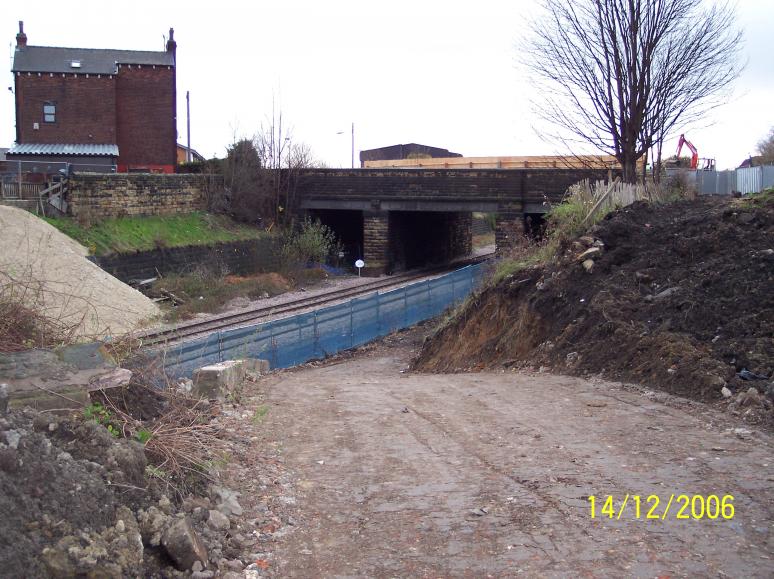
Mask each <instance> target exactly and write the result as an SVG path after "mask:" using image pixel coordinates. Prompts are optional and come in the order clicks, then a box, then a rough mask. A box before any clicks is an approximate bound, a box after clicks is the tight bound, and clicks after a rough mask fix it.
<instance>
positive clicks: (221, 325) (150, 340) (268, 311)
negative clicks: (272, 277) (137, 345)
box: [138, 254, 493, 346]
mask: <svg viewBox="0 0 774 579" xmlns="http://www.w3.org/2000/svg"><path fill="white" fill-rule="evenodd" d="M492 255H493V254H486V255H482V256H479V257H475V258H472V259H467V260H464V261H461V262H457V263H455V264H452V265H448V266H444V267H436V268H428V269H424V270H421V271H417V272H411V273H407V274H404V275H397V276H392V277H390V278H389V279H380V280H376V281H373V282H370V283H366V284H363V285H360V286H357V287H353V288H347V289H344V290H335V291H330V292H325V293H321V294H317V295H314V296H310V297H307V298H301V299H298V300H294V301H292V302H285V303H284V304H279V305H276V306H268V307H258V308H253V309H250V310H247V311H242V312H235V313H231V314H223V315H219V316H215V317H213V318H209V319H207V320H202V321H197V322H189V323H184V324H178V325H176V326H175V327H173V328H169V329H164V330H158V331H151V332H146V333H143V334H140V335H139V336H138V339H139V340H140V342H141V343H142V345H143V346H158V345H165V346H169V345H173V344H177V343H180V342H183V341H186V340H190V339H194V338H197V337H200V336H203V335H206V334H208V333H212V332H217V331H220V330H227V329H230V328H236V327H239V326H243V325H246V324H249V323H251V322H256V321H258V320H261V319H265V318H269V317H273V316H277V315H281V314H287V313H292V312H298V311H300V310H305V309H309V308H314V307H316V306H322V305H326V304H332V303H334V302H338V301H342V300H346V299H350V298H355V297H358V296H363V295H367V294H370V293H373V292H378V291H379V290H383V291H384V290H388V289H391V288H396V287H400V286H403V285H406V284H410V283H412V282H415V281H418V280H422V279H426V278H427V277H430V276H433V275H438V274H442V273H445V272H449V271H452V270H454V269H458V268H460V267H464V266H466V265H473V264H478V263H481V262H483V261H485V260H487V259H489V258H491V257H492Z"/></svg>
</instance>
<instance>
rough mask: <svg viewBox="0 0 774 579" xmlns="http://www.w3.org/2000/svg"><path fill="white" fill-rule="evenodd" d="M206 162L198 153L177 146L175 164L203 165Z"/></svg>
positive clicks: (182, 146)
mask: <svg viewBox="0 0 774 579" xmlns="http://www.w3.org/2000/svg"><path fill="white" fill-rule="evenodd" d="M204 161H206V159H205V158H204V157H202V156H201V155H200V154H199V153H197V152H196V150H195V149H193V148H190V149H189V148H188V147H186V146H185V145H181V144H180V143H178V144H177V164H178V165H182V164H183V163H203V162H204Z"/></svg>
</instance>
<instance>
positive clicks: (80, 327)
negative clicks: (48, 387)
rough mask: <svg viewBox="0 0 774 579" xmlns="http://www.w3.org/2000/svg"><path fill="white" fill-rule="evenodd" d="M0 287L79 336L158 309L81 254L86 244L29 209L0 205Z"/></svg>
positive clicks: (137, 320)
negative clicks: (72, 328)
mask: <svg viewBox="0 0 774 579" xmlns="http://www.w3.org/2000/svg"><path fill="white" fill-rule="evenodd" d="M0 248H2V250H1V252H0V289H2V290H3V292H4V294H6V295H10V292H13V294H14V296H16V298H18V299H21V300H22V301H23V302H24V303H25V304H26V305H27V306H28V307H30V308H33V309H35V310H37V311H43V312H45V315H46V316H48V317H50V318H52V319H56V320H58V321H59V322H61V324H62V325H64V326H70V327H74V328H75V333H76V334H77V335H79V336H82V337H95V338H99V337H105V336H108V335H113V336H115V335H120V334H124V333H126V332H130V331H132V330H135V329H137V327H138V326H140V325H142V324H143V323H144V322H145V321H147V320H149V319H150V318H153V317H155V316H157V315H159V310H158V307H157V306H156V305H155V304H154V303H153V302H152V301H151V300H149V299H148V298H147V297H145V296H144V295H142V294H141V293H140V292H138V291H136V290H134V289H132V288H131V287H129V286H128V285H126V284H124V283H122V282H121V281H119V280H117V279H116V278H114V277H113V276H111V275H110V274H108V273H107V272H105V271H103V270H102V269H100V268H99V267H98V266H96V265H95V264H93V263H91V262H90V261H89V260H88V259H86V255H87V253H88V252H87V250H86V248H85V247H83V246H81V245H80V244H78V243H77V242H75V241H73V240H72V239H71V238H69V237H67V236H66V235H64V234H63V233H61V232H59V231H58V230H57V229H56V228H54V227H52V226H51V225H49V224H48V223H46V222H45V221H44V220H43V219H40V218H38V217H36V216H34V215H32V214H31V213H28V212H26V211H22V210H20V209H16V208H13V207H5V206H0Z"/></svg>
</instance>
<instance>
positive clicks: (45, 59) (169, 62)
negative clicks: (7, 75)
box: [12, 46, 175, 74]
mask: <svg viewBox="0 0 774 579" xmlns="http://www.w3.org/2000/svg"><path fill="white" fill-rule="evenodd" d="M73 61H75V62H78V63H80V66H78V67H73V66H72V63H73ZM116 63H118V64H147V65H154V64H155V65H157V66H174V65H175V55H174V54H173V53H171V52H166V51H159V52H153V51H149V50H113V49H110V48H62V47H58V46H26V47H24V48H18V47H17V48H16V52H15V53H14V59H13V69H12V71H13V72H56V73H62V72H69V73H79V74H116V72H117V68H116Z"/></svg>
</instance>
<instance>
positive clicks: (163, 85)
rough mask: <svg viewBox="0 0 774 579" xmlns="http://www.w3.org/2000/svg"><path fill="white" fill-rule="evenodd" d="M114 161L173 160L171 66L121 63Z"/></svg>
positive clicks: (147, 163)
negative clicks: (116, 144)
mask: <svg viewBox="0 0 774 579" xmlns="http://www.w3.org/2000/svg"><path fill="white" fill-rule="evenodd" d="M116 93H117V99H116V110H117V118H118V152H119V157H118V163H119V164H120V165H122V166H126V167H128V168H132V167H147V166H150V165H169V166H170V170H173V169H174V166H175V164H176V162H177V146H176V142H177V121H176V118H175V108H176V107H175V70H174V69H168V68H166V67H161V66H157V67H156V68H155V69H154V68H153V67H151V66H148V65H145V66H142V67H138V65H133V66H132V67H131V68H130V67H129V65H122V66H121V67H120V69H119V71H118V79H117V81H116Z"/></svg>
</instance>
